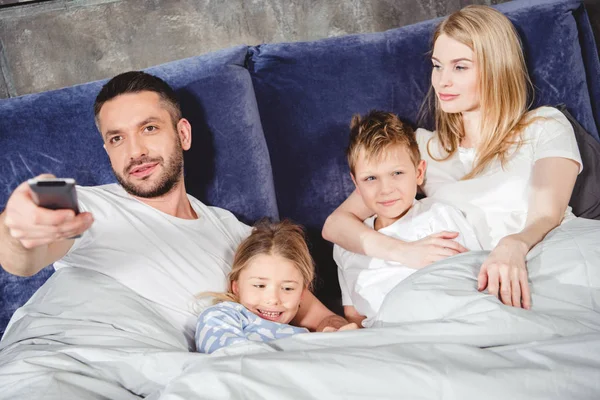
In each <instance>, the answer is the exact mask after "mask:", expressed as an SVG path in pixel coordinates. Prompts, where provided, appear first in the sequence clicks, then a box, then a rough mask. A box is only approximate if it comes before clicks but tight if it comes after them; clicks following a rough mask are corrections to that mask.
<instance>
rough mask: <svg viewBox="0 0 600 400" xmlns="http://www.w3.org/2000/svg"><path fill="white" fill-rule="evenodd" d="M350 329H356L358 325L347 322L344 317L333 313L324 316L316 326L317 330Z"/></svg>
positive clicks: (334, 330)
mask: <svg viewBox="0 0 600 400" xmlns="http://www.w3.org/2000/svg"><path fill="white" fill-rule="evenodd" d="M352 329H358V325H356V324H355V323H349V322H348V321H347V320H346V319H345V318H343V317H340V316H339V315H335V314H333V315H330V316H328V317H326V318H324V319H323V320H322V321H321V323H319V326H317V332H336V331H342V330H343V331H348V330H352Z"/></svg>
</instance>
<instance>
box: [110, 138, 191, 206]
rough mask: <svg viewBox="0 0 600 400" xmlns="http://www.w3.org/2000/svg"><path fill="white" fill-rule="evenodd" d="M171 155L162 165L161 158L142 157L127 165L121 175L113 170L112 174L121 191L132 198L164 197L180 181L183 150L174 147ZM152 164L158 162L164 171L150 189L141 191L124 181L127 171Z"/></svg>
mask: <svg viewBox="0 0 600 400" xmlns="http://www.w3.org/2000/svg"><path fill="white" fill-rule="evenodd" d="M173 153H174V154H173V155H172V157H170V158H169V159H168V161H167V163H166V164H163V163H164V159H163V158H162V157H159V158H150V157H148V156H143V157H140V158H138V159H137V160H135V161H133V162H131V163H129V165H128V166H127V167H126V168H125V169H124V170H123V175H120V174H118V173H117V171H115V169H114V168H113V173H114V174H115V177H116V178H117V181H118V182H119V183H120V184H121V186H122V187H123V189H125V191H126V192H127V193H129V194H130V195H132V196H135V197H141V198H145V199H151V198H155V197H160V196H164V195H165V194H167V193H169V192H170V191H171V190H173V188H174V187H175V185H176V184H177V183H179V181H180V180H181V176H182V171H183V150H182V149H181V148H180V147H179V148H177V147H176V148H175V151H174V152H173ZM154 162H158V163H159V165H163V167H164V170H163V173H162V174H161V176H160V177H159V180H158V182H156V183H155V184H154V185H153V186H152V187H149V188H147V189H142V188H141V187H138V186H136V185H134V184H133V183H131V182H129V181H127V180H126V179H125V177H124V176H126V175H128V174H129V171H130V170H131V169H132V168H135V167H136V166H138V165H141V164H145V163H154Z"/></svg>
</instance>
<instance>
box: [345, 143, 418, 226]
mask: <svg viewBox="0 0 600 400" xmlns="http://www.w3.org/2000/svg"><path fill="white" fill-rule="evenodd" d="M424 177H425V161H423V160H421V161H420V162H419V163H418V165H417V166H416V167H415V165H414V163H413V161H412V159H411V157H410V153H409V150H408V149H407V148H406V147H405V146H402V145H395V146H392V147H389V148H388V149H386V150H385V154H384V155H383V156H382V157H380V158H379V159H375V158H369V159H367V157H366V156H365V153H364V150H361V151H360V152H359V155H358V159H357V161H356V165H355V167H354V175H353V176H352V180H353V181H354V184H355V185H356V189H357V191H358V194H360V196H361V197H362V199H363V202H364V203H365V205H366V206H367V207H368V208H369V209H370V210H371V211H373V212H374V213H376V214H377V219H378V220H379V221H380V224H382V225H381V226H382V227H384V226H388V225H390V224H391V223H393V222H394V221H396V220H397V219H398V218H400V217H402V216H403V215H404V214H405V213H406V212H407V211H408V210H409V209H410V208H411V207H412V204H413V201H414V199H415V196H416V194H417V186H418V185H421V184H422V183H423V178H424Z"/></svg>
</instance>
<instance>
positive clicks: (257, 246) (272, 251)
mask: <svg viewBox="0 0 600 400" xmlns="http://www.w3.org/2000/svg"><path fill="white" fill-rule="evenodd" d="M261 254H267V255H278V256H280V257H283V258H285V259H286V260H289V261H291V262H292V263H293V264H294V265H295V266H296V268H297V269H298V271H300V273H301V274H302V278H303V279H304V287H305V288H308V289H309V290H310V289H312V282H313V280H314V277H315V265H314V262H313V259H312V257H311V256H310V252H309V250H308V246H307V245H306V239H305V235H304V230H303V228H302V227H301V226H300V225H297V224H294V223H293V222H291V221H289V220H283V221H281V222H270V221H268V220H261V221H259V222H258V223H257V224H256V225H255V226H254V228H253V229H252V233H251V234H250V236H248V237H247V238H246V239H245V240H244V241H243V242H242V243H240V245H239V247H238V248H237V251H236V252H235V256H234V258H233V265H232V266H231V272H230V273H229V275H228V276H227V278H228V279H227V281H228V283H227V292H225V293H214V292H205V293H201V294H199V295H198V297H205V296H212V297H213V298H214V303H215V304H216V303H220V302H222V301H233V302H236V303H239V299H238V298H237V296H236V295H235V294H234V293H233V290H232V284H233V282H235V281H237V280H238V279H239V277H240V273H241V272H242V270H243V269H244V268H246V266H247V265H248V264H249V263H250V262H251V261H252V259H254V257H256V256H258V255H261Z"/></svg>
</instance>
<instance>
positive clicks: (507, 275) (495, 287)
mask: <svg viewBox="0 0 600 400" xmlns="http://www.w3.org/2000/svg"><path fill="white" fill-rule="evenodd" d="M528 251H529V247H528V246H527V245H526V244H525V243H523V242H522V241H520V240H518V239H516V238H514V237H512V236H506V237H505V238H504V239H502V240H501V241H500V243H498V245H497V246H496V248H495V249H494V250H492V252H491V253H490V255H489V256H488V258H487V259H486V260H485V262H484V263H483V265H482V266H481V269H480V270H479V276H478V277H477V284H478V290H479V291H482V290H484V289H485V288H486V287H487V289H488V293H489V294H493V295H494V296H498V297H499V298H500V300H501V301H502V302H503V303H504V304H506V305H508V306H513V307H523V308H525V309H527V310H529V309H530V308H531V294H530V291H529V282H528V280H527V277H528V275H527V266H526V265H525V257H526V256H527V252H528Z"/></svg>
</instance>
